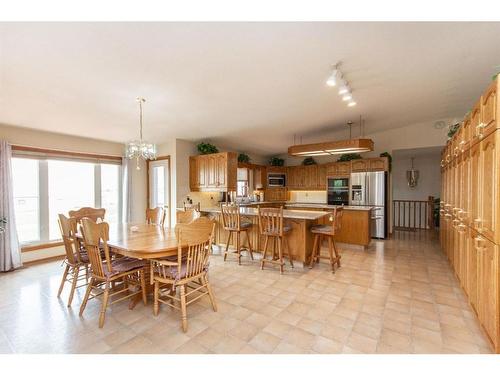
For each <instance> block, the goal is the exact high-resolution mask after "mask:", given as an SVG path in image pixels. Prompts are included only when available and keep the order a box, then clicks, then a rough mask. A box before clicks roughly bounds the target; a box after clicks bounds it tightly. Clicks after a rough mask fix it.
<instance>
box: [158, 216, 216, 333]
mask: <svg viewBox="0 0 500 375" xmlns="http://www.w3.org/2000/svg"><path fill="white" fill-rule="evenodd" d="M176 231H177V232H178V233H177V239H178V243H179V246H178V249H177V258H176V259H175V260H166V259H155V260H152V261H151V282H152V283H154V306H153V312H154V314H155V315H158V312H159V308H160V303H162V304H165V305H168V306H170V307H173V308H175V309H177V310H180V311H181V318H182V329H183V331H184V332H187V328H188V324H187V306H188V305H189V304H191V303H192V302H194V301H196V300H198V299H199V298H201V297H202V296H204V295H208V297H209V298H210V302H211V304H212V308H213V310H214V311H217V304H216V302H215V296H214V294H213V291H212V287H211V286H210V283H209V281H208V261H209V256H210V246H211V244H212V240H213V236H214V231H215V223H214V222H213V221H211V220H209V219H208V218H200V219H198V220H196V221H194V222H193V223H191V224H181V225H180V226H179V227H178V228H177V229H176ZM177 291H178V292H179V293H178V294H179V296H178V295H177ZM193 294H194V295H193Z"/></svg>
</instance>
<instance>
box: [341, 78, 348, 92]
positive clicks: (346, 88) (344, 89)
mask: <svg viewBox="0 0 500 375" xmlns="http://www.w3.org/2000/svg"><path fill="white" fill-rule="evenodd" d="M348 92H349V86H348V85H347V82H346V81H344V80H342V84H341V85H340V87H339V95H344V94H347V93H348Z"/></svg>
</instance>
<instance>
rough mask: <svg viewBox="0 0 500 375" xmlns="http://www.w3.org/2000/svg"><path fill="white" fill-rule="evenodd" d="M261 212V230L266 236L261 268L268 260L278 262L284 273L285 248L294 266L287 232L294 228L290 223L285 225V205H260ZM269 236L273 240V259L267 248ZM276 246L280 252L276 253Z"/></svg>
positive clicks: (281, 271) (259, 210)
mask: <svg viewBox="0 0 500 375" xmlns="http://www.w3.org/2000/svg"><path fill="white" fill-rule="evenodd" d="M258 213H259V230H260V234H261V235H262V236H265V237H266V240H265V242H264V254H263V255H262V260H261V261H260V269H261V270H263V269H264V265H265V263H266V262H269V263H273V264H278V265H279V266H280V273H281V274H282V273H283V266H284V265H285V261H284V260H283V257H284V255H285V254H284V253H285V248H286V253H287V256H288V260H289V261H290V266H292V268H293V261H292V256H291V254H290V248H289V246H288V239H287V236H286V235H287V233H289V232H290V231H291V230H292V227H291V226H289V225H283V207H280V208H260V207H258ZM269 238H271V241H273V256H272V258H271V259H268V258H267V248H268V244H269ZM276 247H277V248H278V254H276Z"/></svg>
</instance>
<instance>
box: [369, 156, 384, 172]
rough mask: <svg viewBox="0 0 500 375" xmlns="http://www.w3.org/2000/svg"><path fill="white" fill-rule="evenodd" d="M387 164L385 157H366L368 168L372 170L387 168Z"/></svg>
mask: <svg viewBox="0 0 500 375" xmlns="http://www.w3.org/2000/svg"><path fill="white" fill-rule="evenodd" d="M388 165H389V163H388V160H387V158H373V159H368V169H369V170H370V171H372V172H375V171H386V170H388Z"/></svg>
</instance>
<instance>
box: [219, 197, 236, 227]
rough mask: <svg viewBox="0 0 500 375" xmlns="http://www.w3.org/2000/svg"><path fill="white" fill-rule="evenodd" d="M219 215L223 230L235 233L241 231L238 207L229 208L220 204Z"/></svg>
mask: <svg viewBox="0 0 500 375" xmlns="http://www.w3.org/2000/svg"><path fill="white" fill-rule="evenodd" d="M220 213H221V215H222V225H223V227H224V229H226V230H237V231H239V230H240V229H241V228H240V225H241V217H240V206H238V205H235V206H229V205H227V204H224V203H221V205H220Z"/></svg>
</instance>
